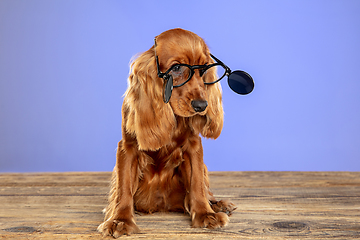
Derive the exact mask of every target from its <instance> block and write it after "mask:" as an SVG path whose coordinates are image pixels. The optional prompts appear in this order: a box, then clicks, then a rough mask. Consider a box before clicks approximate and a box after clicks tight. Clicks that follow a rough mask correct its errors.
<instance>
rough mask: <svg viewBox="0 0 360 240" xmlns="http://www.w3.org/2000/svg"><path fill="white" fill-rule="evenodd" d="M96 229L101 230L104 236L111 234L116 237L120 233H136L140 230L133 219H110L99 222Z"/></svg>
mask: <svg viewBox="0 0 360 240" xmlns="http://www.w3.org/2000/svg"><path fill="white" fill-rule="evenodd" d="M98 231H99V232H101V233H102V234H103V236H104V237H105V236H113V237H114V238H118V237H120V236H122V235H131V234H132V233H137V232H139V231H140V230H139V228H138V226H136V224H135V223H134V221H131V220H129V221H127V220H117V219H110V220H107V221H105V222H103V223H102V224H100V225H99V227H98Z"/></svg>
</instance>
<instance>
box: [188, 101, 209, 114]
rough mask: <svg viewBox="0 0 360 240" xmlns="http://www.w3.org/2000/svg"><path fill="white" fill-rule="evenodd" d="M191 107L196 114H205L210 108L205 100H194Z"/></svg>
mask: <svg viewBox="0 0 360 240" xmlns="http://www.w3.org/2000/svg"><path fill="white" fill-rule="evenodd" d="M191 106H192V107H193V109H194V110H195V112H203V111H205V109H206V107H207V106H208V103H207V101H204V100H193V101H191Z"/></svg>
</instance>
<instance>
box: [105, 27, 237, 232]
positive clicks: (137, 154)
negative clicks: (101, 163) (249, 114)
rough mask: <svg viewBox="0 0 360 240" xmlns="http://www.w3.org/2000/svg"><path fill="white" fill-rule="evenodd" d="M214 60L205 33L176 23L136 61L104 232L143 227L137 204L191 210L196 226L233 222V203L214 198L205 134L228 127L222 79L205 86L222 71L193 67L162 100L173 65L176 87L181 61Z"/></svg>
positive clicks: (124, 109) (148, 210) (124, 108)
mask: <svg viewBox="0 0 360 240" xmlns="http://www.w3.org/2000/svg"><path fill="white" fill-rule="evenodd" d="M155 55H156V56H157V58H158V66H159V70H158V69H157V61H156V57H155ZM211 63H213V60H212V58H211V57H210V52H209V49H208V47H207V46H206V44H205V42H204V40H203V39H202V38H200V37H199V36H197V35H196V34H194V33H192V32H189V31H186V30H183V29H172V30H169V31H166V32H164V33H162V34H160V35H159V36H157V37H156V45H154V46H153V47H151V48H150V49H149V50H148V51H146V52H144V53H142V54H141V55H140V56H139V57H137V59H135V60H134V61H133V63H132V64H131V73H130V76H129V87H128V89H127V91H126V94H125V99H124V103H123V106H122V137H123V138H122V140H121V141H120V142H119V144H118V149H117V160H116V166H115V168H114V171H113V175H112V182H111V191H110V195H109V205H108V206H107V207H106V209H105V220H104V222H103V223H102V224H101V225H100V226H99V227H98V230H99V231H100V232H102V233H103V235H104V236H114V237H119V236H121V235H123V234H126V235H129V234H131V233H136V232H138V231H139V229H138V227H137V226H136V224H135V219H134V211H135V210H136V211H139V212H145V213H151V212H157V211H175V212H185V211H186V212H188V213H189V214H190V215H191V221H192V226H193V227H207V228H218V227H222V226H225V225H226V224H227V223H228V221H229V218H228V215H230V214H231V212H232V211H233V210H235V206H234V205H233V204H232V203H231V202H228V201H216V200H215V198H214V197H213V194H212V193H211V192H210V190H209V179H208V173H207V168H206V166H205V164H204V162H203V149H202V144H201V138H200V136H199V134H201V135H202V136H204V137H206V138H213V139H216V138H217V137H218V136H219V135H220V132H221V130H222V126H223V108H222V100H221V99H222V97H221V88H220V84H219V83H214V84H204V82H205V81H209V82H212V81H214V80H216V79H217V74H216V69H215V68H211V69H209V70H207V71H206V72H205V73H204V72H201V69H195V70H194V71H193V75H192V76H191V77H190V79H189V81H188V82H186V84H184V85H182V86H181V87H177V88H174V90H173V91H172V95H171V98H170V100H169V102H168V103H165V102H164V81H165V78H164V79H163V78H160V77H159V75H158V72H159V71H161V72H163V73H164V72H166V71H167V70H168V69H169V68H171V67H173V68H172V69H173V70H172V71H171V74H173V75H172V77H173V79H172V80H173V81H174V83H173V84H174V85H176V84H177V83H178V82H177V81H181V78H180V76H183V74H184V73H183V72H181V70H180V68H179V67H177V66H175V65H177V64H184V65H185V64H188V65H192V66H194V65H196V66H198V65H201V66H202V65H206V64H211ZM174 66H175V67H174ZM205 79H206V80H205ZM227 214H228V215H227Z"/></svg>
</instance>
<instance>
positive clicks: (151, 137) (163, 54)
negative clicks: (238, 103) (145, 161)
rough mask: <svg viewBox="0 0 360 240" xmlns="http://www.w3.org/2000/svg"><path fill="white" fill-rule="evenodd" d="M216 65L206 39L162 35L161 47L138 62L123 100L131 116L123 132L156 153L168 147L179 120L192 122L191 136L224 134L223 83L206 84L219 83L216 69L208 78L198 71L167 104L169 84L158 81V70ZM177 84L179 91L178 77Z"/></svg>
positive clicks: (186, 34) (177, 31)
mask: <svg viewBox="0 0 360 240" xmlns="http://www.w3.org/2000/svg"><path fill="white" fill-rule="evenodd" d="M155 48H156V49H155ZM155 54H156V56H157V58H158V63H157V61H156V58H155ZM211 63H213V60H212V58H211V56H210V52H209V49H208V47H207V45H206V44H205V42H204V40H203V39H202V38H200V37H199V36H198V35H196V34H194V33H192V32H189V31H186V30H183V29H172V30H168V31H166V32H163V33H162V34H160V35H159V36H157V37H156V46H155V45H154V46H153V47H152V48H150V49H149V50H148V51H146V52H144V53H142V54H141V55H140V56H139V57H137V58H136V59H135V60H134V61H133V63H132V65H131V73H130V76H129V87H128V89H127V92H126V95H125V101H124V103H125V106H124V109H125V112H128V117H127V118H126V119H123V121H126V123H125V129H123V130H126V131H127V132H131V133H134V134H135V135H136V138H137V141H138V144H139V148H140V149H143V150H155V149H158V148H160V147H162V146H164V145H167V144H169V143H170V141H171V138H172V134H173V132H174V130H175V129H176V125H177V123H176V117H175V116H180V117H186V118H189V124H190V125H191V126H190V128H191V129H192V131H194V132H195V133H201V134H202V135H203V136H204V137H207V138H214V139H215V138H217V137H218V136H219V135H220V132H221V129H222V126H223V108H222V98H221V87H220V83H215V84H210V85H206V84H204V80H205V79H206V81H208V82H213V81H215V80H216V79H217V75H216V69H214V68H211V69H209V70H207V71H206V73H205V74H203V73H202V72H201V69H195V70H194V71H193V75H192V77H191V78H190V79H189V81H187V82H186V83H185V84H184V85H182V86H179V87H175V88H174V89H173V91H172V95H171V97H170V100H169V103H165V102H164V101H163V99H164V81H165V80H164V79H163V78H160V77H159V76H158V68H157V66H159V70H160V71H161V72H167V71H168V70H169V69H170V68H171V67H173V66H174V65H177V64H186V65H189V66H194V65H195V66H198V65H205V64H211ZM176 71H178V72H176ZM172 73H174V74H175V75H174V74H173V76H176V75H177V74H180V72H179V70H177V69H176V68H175V69H173V70H172ZM211 79H214V80H211ZM173 81H174V82H173V84H174V85H175V86H176V85H179V83H178V82H177V81H178V79H177V78H176V77H173Z"/></svg>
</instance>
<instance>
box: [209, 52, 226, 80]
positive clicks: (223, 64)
mask: <svg viewBox="0 0 360 240" xmlns="http://www.w3.org/2000/svg"><path fill="white" fill-rule="evenodd" d="M210 56H211V57H212V58H213V59H215V61H216V62H218V63H220V64H221V65H222V66H223V67H225V69H226V75H228V76H229V75H230V73H231V69H230V68H229V67H228V66H226V65H225V63H223V62H222V61H221V60H220V59H218V58H217V57H215V56H214V55H212V54H211V53H210Z"/></svg>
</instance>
